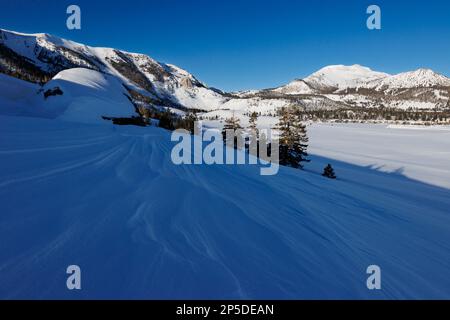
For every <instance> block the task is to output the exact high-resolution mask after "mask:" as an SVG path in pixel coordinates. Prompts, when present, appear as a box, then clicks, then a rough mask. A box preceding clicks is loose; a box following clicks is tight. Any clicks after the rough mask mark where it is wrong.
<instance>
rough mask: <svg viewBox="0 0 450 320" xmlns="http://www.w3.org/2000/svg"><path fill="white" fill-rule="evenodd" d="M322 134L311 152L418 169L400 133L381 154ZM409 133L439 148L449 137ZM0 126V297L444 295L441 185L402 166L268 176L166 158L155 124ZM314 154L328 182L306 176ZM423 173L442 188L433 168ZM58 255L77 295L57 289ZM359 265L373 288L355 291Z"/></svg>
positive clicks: (362, 285)
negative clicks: (376, 269)
mask: <svg viewBox="0 0 450 320" xmlns="http://www.w3.org/2000/svg"><path fill="white" fill-rule="evenodd" d="M322 129H323V128H320V127H318V128H316V129H313V130H312V135H311V138H312V139H311V146H312V147H313V148H314V150H317V151H321V148H324V149H326V150H327V151H326V152H328V154H329V155H332V156H334V154H332V152H337V153H339V154H340V155H341V156H342V155H344V156H346V157H347V158H348V157H350V156H352V155H353V159H350V160H351V161H356V162H359V161H362V162H364V163H365V165H366V164H367V163H374V164H375V163H376V164H377V166H382V165H383V164H384V163H385V160H389V159H390V166H393V165H394V164H396V165H394V167H395V168H397V169H401V168H406V172H409V170H410V169H412V170H413V171H414V172H420V170H422V169H421V168H426V167H429V164H428V163H426V161H428V159H429V158H426V159H425V158H422V157H420V156H419V157H415V158H414V159H413V161H412V160H411V157H409V156H408V154H407V153H402V152H399V153H396V152H395V151H396V150H400V149H401V150H404V149H403V148H404V145H408V144H413V145H414V143H415V141H416V140H415V138H414V131H408V132H406V134H405V133H404V132H398V134H395V137H396V139H393V140H390V141H394V142H395V143H392V144H389V148H391V149H392V151H390V152H393V155H395V157H392V158H389V153H385V151H386V148H387V146H386V144H385V139H386V136H385V131H383V130H386V129H383V128H381V127H379V128H372V129H370V130H367V129H369V128H367V127H365V128H361V129H359V130H358V128H353V129H352V130H350V131H351V134H350V132H349V131H348V130H345V129H344V130H337V131H329V130H325V131H323V130H322ZM379 130H380V131H379ZM408 133H409V134H408ZM420 136H421V139H422V140H421V142H422V143H425V144H426V145H430V146H431V145H439V148H440V149H439V150H448V148H449V147H450V146H449V145H448V144H449V141H450V138H449V134H448V133H445V132H440V134H433V132H432V131H424V132H421V133H420ZM0 137H1V138H0V203H1V205H2V210H1V211H0V230H1V232H0V298H2V299H5V298H22V299H37V298H58V299H60V298H62V299H82V298H122V299H131V298H144V299H145V298H146V299H149V298H154V299H168V298H172V299H174V298H179V299H196V298H203V299H212V298H231V299H233V298H236V299H240V298H259V299H274V298H275V299H281V298H288V299H301V298H310V299H314V298H321V299H327V298H329V299H333V298H358V299H405V298H412V299H415V298H426V299H448V298H450V271H449V270H450V232H449V230H450V216H449V214H448V208H449V207H450V191H449V190H448V189H444V188H439V187H436V186H432V185H429V184H426V183H425V182H418V181H414V180H410V179H408V178H406V177H405V176H403V175H402V174H401V170H398V171H397V172H391V173H389V172H382V171H380V170H377V169H375V168H371V167H369V166H357V165H354V164H351V163H349V162H347V163H344V162H339V161H337V160H333V159H330V158H323V157H320V156H313V157H312V159H313V161H312V163H311V164H308V165H307V168H306V169H307V171H306V172H303V171H299V170H294V169H289V168H281V170H280V172H279V174H278V175H277V176H272V177H267V176H266V177H262V176H260V175H259V167H258V166H249V165H240V166H204V165H196V166H176V165H173V164H172V163H171V161H170V152H171V148H172V146H173V144H172V143H171V142H170V135H169V132H166V131H164V130H161V129H158V128H155V127H149V128H136V127H113V126H95V125H86V124H75V123H64V122H61V121H57V120H46V119H31V118H23V117H22V118H19V117H1V116H0ZM361 137H362V138H361ZM358 141H359V144H358V146H359V147H361V148H362V149H359V150H358V151H357V153H355V147H354V143H355V142H358ZM337 142H339V143H337ZM445 148H447V149H445ZM418 152H419V151H418ZM361 154H362V155H365V156H370V155H372V156H373V159H370V158H368V157H367V158H359V156H360V155H361ZM419 154H420V152H419ZM428 156H429V157H432V158H434V159H435V161H434V162H433V163H444V162H443V161H445V159H447V155H446V154H445V153H440V152H431V153H430V154H429V155H428ZM351 161H350V162H351ZM372 161H373V162H372ZM328 162H330V163H332V164H333V167H335V169H336V172H337V175H338V177H339V179H338V180H337V181H330V180H326V179H325V178H323V177H321V176H320V172H321V169H322V168H323V167H324V165H325V164H326V163H328ZM436 169H439V170H440V171H439V172H440V175H441V176H442V177H444V176H445V177H447V183H448V181H450V172H449V168H448V166H446V167H445V166H444V167H438V168H436ZM425 181H426V180H425ZM447 186H448V184H447ZM73 264H76V265H79V266H80V268H81V281H82V282H81V284H82V290H81V291H69V290H67V288H66V279H67V277H68V275H67V274H66V268H67V266H69V265H73ZM372 264H377V265H379V266H380V267H381V270H382V290H380V291H370V290H368V289H367V287H366V279H367V277H368V275H367V274H366V269H367V267H368V266H369V265H372Z"/></svg>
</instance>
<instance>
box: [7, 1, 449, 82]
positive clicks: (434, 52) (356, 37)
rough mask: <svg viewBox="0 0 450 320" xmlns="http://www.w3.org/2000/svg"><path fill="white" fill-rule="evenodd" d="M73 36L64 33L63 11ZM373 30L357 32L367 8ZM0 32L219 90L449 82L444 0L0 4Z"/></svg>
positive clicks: (33, 2)
mask: <svg viewBox="0 0 450 320" xmlns="http://www.w3.org/2000/svg"><path fill="white" fill-rule="evenodd" d="M69 4H77V5H79V6H80V7H81V10H82V30H81V31H69V30H67V28H66V24H65V21H66V18H67V15H66V13H65V12H66V8H67V6H68V5H69ZM370 4H377V5H379V6H380V7H381V10H382V30H381V31H370V30H368V29H367V28H366V19H367V17H368V15H367V14H366V8H367V7H368V6H369V5H370ZM1 7H2V9H1V11H0V27H1V28H6V29H12V30H16V31H22V32H32V33H36V32H47V33H51V34H55V35H58V36H61V37H65V38H69V39H72V40H75V41H79V42H82V43H86V44H89V45H94V46H108V47H115V48H120V49H124V50H128V51H132V52H139V53H146V54H148V55H150V56H152V57H153V58H155V59H157V60H159V61H163V62H167V63H173V64H176V65H178V66H180V67H182V68H184V69H186V70H188V71H189V72H191V73H193V74H194V75H195V76H196V77H198V78H199V79H200V80H202V81H204V82H206V83H207V84H208V85H210V86H214V87H218V88H220V89H223V90H243V89H257V88H268V87H275V86H278V85H281V84H284V83H287V82H289V81H291V80H292V79H295V78H301V77H304V76H307V75H308V74H310V73H312V72H314V71H316V70H317V69H320V68H321V67H323V66H326V65H330V64H361V65H366V66H368V67H371V68H372V69H375V70H379V71H384V72H389V73H397V72H402V71H409V70H412V69H417V68H419V67H428V68H431V69H434V70H435V71H438V72H441V73H443V74H446V75H448V76H450V1H446V0H427V1H406V0H395V1H392V0H390V1H380V0H373V1H366V0H359V1H357V0H345V1H344V0H341V1H331V0H321V1H312V0H310V1H300V0H298V1H295V0H241V1H235V0H227V1H219V0H209V1H206V0H184V1H180V0H142V1H135V0H128V1H120V2H115V1H101V0H97V1H95V0H90V1H85V0H72V1H65V0H59V1H55V0H35V1H31V0H29V1H15V2H5V1H3V3H2V4H1Z"/></svg>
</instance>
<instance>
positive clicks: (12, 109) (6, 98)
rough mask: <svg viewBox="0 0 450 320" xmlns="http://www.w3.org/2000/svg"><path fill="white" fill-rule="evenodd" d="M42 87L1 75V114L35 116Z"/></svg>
mask: <svg viewBox="0 0 450 320" xmlns="http://www.w3.org/2000/svg"><path fill="white" fill-rule="evenodd" d="M39 89H40V87H39V86H38V85H36V84H33V83H30V82H26V81H22V80H19V79H16V78H13V77H10V76H7V75H4V74H1V73H0V114H3V115H24V114H28V115H31V114H33V111H34V110H33V104H34V101H35V100H36V98H37V93H38V91H39Z"/></svg>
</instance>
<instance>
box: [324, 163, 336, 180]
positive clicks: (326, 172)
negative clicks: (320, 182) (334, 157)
mask: <svg viewBox="0 0 450 320" xmlns="http://www.w3.org/2000/svg"><path fill="white" fill-rule="evenodd" d="M322 175H323V176H324V177H327V178H329V179H336V178H337V177H336V174H335V173H334V169H333V167H332V166H331V164H328V165H327V166H326V167H325V169H323V174H322Z"/></svg>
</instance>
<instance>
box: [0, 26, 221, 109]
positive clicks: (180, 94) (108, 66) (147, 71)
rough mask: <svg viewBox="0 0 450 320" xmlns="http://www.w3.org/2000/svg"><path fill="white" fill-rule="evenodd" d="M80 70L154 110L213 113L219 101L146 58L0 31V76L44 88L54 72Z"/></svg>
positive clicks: (201, 87)
mask: <svg viewBox="0 0 450 320" xmlns="http://www.w3.org/2000/svg"><path fill="white" fill-rule="evenodd" d="M72 68H86V69H91V70H95V71H98V72H101V73H104V74H109V75H112V76H115V77H117V78H118V79H119V80H120V81H121V82H122V83H123V84H124V85H125V86H127V88H129V90H133V91H136V92H138V93H140V94H143V95H144V96H146V97H148V98H151V99H153V100H152V101H153V102H154V103H155V104H159V105H162V106H173V107H180V108H191V109H202V110H208V109H210V108H214V107H218V106H219V105H220V104H221V102H222V100H223V96H222V94H221V93H219V92H218V90H216V89H209V88H208V87H207V86H206V85H205V84H203V83H202V82H200V81H198V80H197V79H196V78H195V77H194V76H193V75H191V74H190V73H188V72H187V71H185V70H183V69H180V68H178V67H176V66H173V65H169V64H164V63H159V62H157V61H155V60H153V59H152V58H150V57H148V56H146V55H142V54H136V53H129V52H126V51H121V50H116V49H112V48H94V47H90V46H86V45H83V44H79V43H76V42H73V41H68V40H65V39H61V38H58V37H55V36H51V35H48V34H22V33H17V32H12V31H7V30H1V29H0V72H3V73H5V74H8V75H11V76H14V77H17V78H20V79H22V80H27V81H31V82H36V83H46V82H48V81H49V80H50V79H52V78H53V77H54V76H56V75H57V74H58V73H59V72H61V71H63V70H67V69H72Z"/></svg>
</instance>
